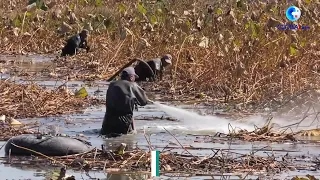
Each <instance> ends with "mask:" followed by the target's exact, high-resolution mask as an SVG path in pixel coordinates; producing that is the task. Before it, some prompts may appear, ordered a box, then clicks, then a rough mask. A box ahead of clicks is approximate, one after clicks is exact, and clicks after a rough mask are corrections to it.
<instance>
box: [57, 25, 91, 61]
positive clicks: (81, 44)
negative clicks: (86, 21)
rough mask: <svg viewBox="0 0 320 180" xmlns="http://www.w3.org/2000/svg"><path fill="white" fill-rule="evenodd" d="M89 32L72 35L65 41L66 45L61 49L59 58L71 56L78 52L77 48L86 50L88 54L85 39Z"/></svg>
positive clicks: (83, 31)
mask: <svg viewBox="0 0 320 180" xmlns="http://www.w3.org/2000/svg"><path fill="white" fill-rule="evenodd" d="M88 35H89V31H88V30H86V29H84V30H82V31H81V32H80V33H79V34H76V35H73V36H72V37H70V38H69V39H68V40H67V44H66V45H65V46H64V47H63V48H62V53H61V56H66V55H69V56H73V55H76V54H77V53H78V51H79V48H82V49H86V51H87V52H89V50H90V47H89V46H88V42H87V37H88Z"/></svg>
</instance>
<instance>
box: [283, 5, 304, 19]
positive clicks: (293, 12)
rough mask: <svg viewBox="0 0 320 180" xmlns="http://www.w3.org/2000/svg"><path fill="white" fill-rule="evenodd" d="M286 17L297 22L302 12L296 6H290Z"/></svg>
mask: <svg viewBox="0 0 320 180" xmlns="http://www.w3.org/2000/svg"><path fill="white" fill-rule="evenodd" d="M286 16H287V18H288V19H289V20H290V21H297V20H298V19H299V18H300V16H301V11H300V9H299V8H297V7H296V6H290V7H289V8H288V9H287V11H286Z"/></svg>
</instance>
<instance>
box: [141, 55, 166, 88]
mask: <svg viewBox="0 0 320 180" xmlns="http://www.w3.org/2000/svg"><path fill="white" fill-rule="evenodd" d="M171 60H172V56H171V55H170V54H166V55H164V56H162V57H161V58H156V59H152V60H149V61H147V63H148V65H149V66H150V67H151V69H152V71H153V72H154V76H152V73H151V72H150V70H149V68H148V67H146V65H145V64H144V63H142V62H139V63H138V64H137V65H136V66H135V71H136V73H137V75H138V76H139V78H137V79H136V81H137V82H139V81H147V78H148V79H149V81H156V79H159V80H161V81H162V79H163V73H164V71H165V67H167V66H169V65H171V64H172V62H171Z"/></svg>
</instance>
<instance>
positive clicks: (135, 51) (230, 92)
mask: <svg viewBox="0 0 320 180" xmlns="http://www.w3.org/2000/svg"><path fill="white" fill-rule="evenodd" d="M10 2H12V3H13V4H16V6H15V9H14V10H13V11H9V9H10V8H12V5H3V11H4V12H10V13H7V14H6V16H4V18H3V20H2V22H1V25H0V26H1V27H2V28H3V30H2V32H1V39H2V40H1V44H3V46H2V48H1V52H2V53H14V52H18V53H21V52H37V53H49V52H55V51H59V50H60V49H61V47H62V46H63V42H64V40H65V39H66V38H67V37H68V36H70V35H71V34H72V33H75V32H77V31H79V30H81V28H83V27H87V25H88V23H90V25H91V26H92V28H93V31H91V37H90V40H89V41H90V43H91V46H92V51H91V52H90V53H89V54H86V55H83V56H82V57H81V59H77V57H73V58H70V59H73V60H72V61H71V63H73V64H77V63H78V64H83V65H84V66H82V67H81V69H82V70H84V71H86V70H87V69H88V68H91V69H92V67H91V66H89V65H88V64H90V63H92V62H98V64H99V65H98V66H99V69H98V68H95V67H94V68H95V71H90V73H91V74H99V75H100V76H97V77H96V78H103V77H105V76H106V75H108V76H109V75H111V74H112V73H113V72H114V71H115V69H116V68H120V67H121V66H122V65H124V64H126V63H127V61H128V59H130V58H136V57H142V58H151V57H155V56H160V55H162V54H165V53H171V54H172V55H173V57H174V63H173V67H172V71H171V75H172V77H173V78H174V79H173V81H172V83H170V84H171V87H172V88H174V89H175V90H179V87H181V88H180V89H183V88H184V87H185V86H186V85H187V87H188V88H187V89H184V90H183V91H190V89H194V90H195V91H198V92H207V93H206V94H207V95H209V96H211V97H213V98H221V97H226V100H235V101H238V102H242V103H244V104H249V103H253V104H256V103H257V102H261V101H262V100H265V101H270V100H273V99H275V98H278V99H279V100H280V101H282V100H283V98H284V97H285V96H290V95H293V94H295V93H296V92H298V91H301V90H304V89H308V88H319V81H318V80H317V79H319V68H318V66H319V60H318V58H319V45H317V42H316V41H315V40H316V39H319V33H318V32H319V27H318V25H319V16H317V15H316V14H315V13H316V12H317V6H314V5H312V4H308V3H307V2H303V3H296V5H297V6H299V7H300V8H301V9H302V11H303V12H304V13H303V16H302V17H301V18H300V20H299V23H300V24H303V25H308V26H310V30H298V31H296V32H295V31H288V30H287V31H280V30H277V29H276V27H274V26H276V25H277V24H278V23H281V22H286V18H285V10H286V8H287V7H288V6H289V5H291V4H288V3H284V2H283V1H281V2H280V1H279V2H278V3H270V4H265V3H263V2H260V1H255V2H253V1H250V2H249V1H248V2H242V3H241V2H240V3H238V4H235V3H234V2H229V1H215V2H211V1H210V3H211V4H210V5H207V4H208V3H207V1H204V0H202V1H194V0H187V1H180V0H174V1H173V0H169V1H163V4H164V5H163V4H162V3H161V2H162V1H161V2H160V3H159V2H158V3H154V2H150V3H148V4H144V7H145V8H142V9H141V6H140V11H139V8H138V5H137V4H138V3H137V2H135V1H121V2H119V1H108V2H105V1H102V3H104V4H102V5H97V4H95V2H94V1H90V0H88V1H86V2H88V3H85V1H77V2H75V1H71V0H68V1H63V2H59V3H57V5H55V6H53V7H52V8H49V10H48V11H41V10H39V9H37V10H35V11H32V12H30V14H29V15H28V16H27V17H25V18H23V17H24V14H25V11H23V8H24V6H22V5H21V4H23V3H22V2H21V3H20V1H17V0H15V1H10ZM12 3H10V4H12ZM315 3H317V2H315ZM58 4H59V5H58ZM18 5H19V6H18ZM230 7H233V8H230ZM57 10H61V17H58V16H56V14H57ZM144 11H145V12H146V13H145V12H144ZM71 12H72V13H73V14H74V15H71V14H72V13H71ZM144 13H145V14H144ZM18 15H20V21H21V22H20V23H17V24H19V25H17V28H19V30H20V31H21V29H23V32H22V33H18V34H17V36H16V37H15V36H14V33H13V29H14V28H15V26H14V21H13V18H15V17H17V16H18ZM70 16H72V17H73V18H70ZM74 16H75V17H77V18H76V19H78V21H76V22H75V23H73V21H75V18H74ZM23 22H24V23H23ZM63 22H66V23H68V24H69V25H70V26H71V27H72V30H71V31H70V32H66V33H65V34H62V35H59V34H57V29H58V27H60V26H61V24H62V23H63ZM22 24H23V27H22ZM26 32H28V33H26ZM204 37H205V38H204ZM206 38H208V42H207V41H206ZM5 40H6V41H5ZM200 44H201V46H203V47H200V46H199V45H200ZM290 47H291V48H290ZM191 57H192V58H191ZM190 59H191V60H190ZM71 63H68V62H67V63H64V65H65V66H68V67H71V66H73V65H72V64H71ZM78 70H79V69H77V68H74V71H78ZM168 81H171V80H168ZM176 92H178V91H176ZM180 92H181V91H180Z"/></svg>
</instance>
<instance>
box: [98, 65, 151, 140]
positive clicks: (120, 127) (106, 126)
mask: <svg viewBox="0 0 320 180" xmlns="http://www.w3.org/2000/svg"><path fill="white" fill-rule="evenodd" d="M138 77H139V76H138V75H137V74H136V73H135V70H134V68H133V67H127V68H125V69H124V70H123V71H122V73H121V79H120V80H117V81H113V82H111V83H110V85H109V88H108V90H107V97H106V101H107V103H106V113H105V116H104V120H103V124H102V129H101V134H102V135H109V136H113V137H115V136H118V135H120V134H128V133H131V132H132V131H133V130H134V129H135V128H134V122H133V121H134V120H133V110H134V109H135V106H136V105H140V106H145V105H147V104H148V102H149V101H148V98H147V96H146V94H145V92H144V90H143V89H142V88H141V87H140V86H139V85H138V84H137V83H136V82H134V81H135V79H136V78H138Z"/></svg>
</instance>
